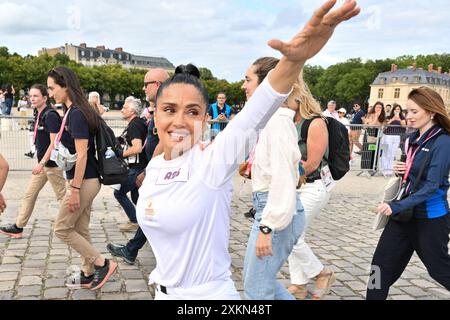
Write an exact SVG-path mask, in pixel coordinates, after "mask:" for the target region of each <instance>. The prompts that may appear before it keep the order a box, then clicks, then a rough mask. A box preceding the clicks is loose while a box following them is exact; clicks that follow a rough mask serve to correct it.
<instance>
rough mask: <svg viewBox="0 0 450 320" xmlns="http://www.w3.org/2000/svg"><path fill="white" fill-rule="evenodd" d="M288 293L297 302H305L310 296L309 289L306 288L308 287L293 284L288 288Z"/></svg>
mask: <svg viewBox="0 0 450 320" xmlns="http://www.w3.org/2000/svg"><path fill="white" fill-rule="evenodd" d="M288 291H289V293H290V294H292V295H293V296H294V297H295V299H297V300H304V299H305V298H306V297H307V296H308V288H307V287H306V285H301V284H292V285H291V286H290V287H289V288H288Z"/></svg>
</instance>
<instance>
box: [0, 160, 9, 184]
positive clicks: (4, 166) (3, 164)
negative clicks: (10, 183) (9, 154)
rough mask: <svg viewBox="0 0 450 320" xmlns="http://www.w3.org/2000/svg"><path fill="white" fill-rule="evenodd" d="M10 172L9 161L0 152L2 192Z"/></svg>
mask: <svg viewBox="0 0 450 320" xmlns="http://www.w3.org/2000/svg"><path fill="white" fill-rule="evenodd" d="M8 172H9V165H8V162H7V161H6V160H5V158H3V156H2V155H1V154H0V192H1V191H2V190H3V187H4V185H5V182H6V177H7V176H8Z"/></svg>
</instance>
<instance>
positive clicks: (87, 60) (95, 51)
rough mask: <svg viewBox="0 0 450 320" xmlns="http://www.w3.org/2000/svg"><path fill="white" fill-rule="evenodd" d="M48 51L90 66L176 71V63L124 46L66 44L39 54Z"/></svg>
mask: <svg viewBox="0 0 450 320" xmlns="http://www.w3.org/2000/svg"><path fill="white" fill-rule="evenodd" d="M45 53H47V54H48V55H49V56H55V55H56V54H58V53H63V54H66V55H67V56H69V58H70V59H71V60H73V61H75V62H77V63H81V64H83V65H85V66H88V67H93V66H102V65H107V64H121V65H122V66H123V67H124V68H140V69H152V68H163V69H165V70H167V71H174V70H175V67H174V65H173V64H172V63H171V62H170V61H169V60H167V59H166V58H163V57H147V56H137V55H134V54H131V53H128V52H125V51H123V48H116V49H114V50H112V49H107V48H105V46H103V45H102V46H97V47H95V48H94V47H88V46H87V45H86V43H81V44H80V45H79V46H75V45H72V44H66V45H64V46H61V47H58V48H43V49H42V50H39V53H38V54H39V55H42V54H45Z"/></svg>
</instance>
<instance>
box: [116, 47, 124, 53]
mask: <svg viewBox="0 0 450 320" xmlns="http://www.w3.org/2000/svg"><path fill="white" fill-rule="evenodd" d="M114 51H118V52H123V48H120V47H119V48H116V49H114Z"/></svg>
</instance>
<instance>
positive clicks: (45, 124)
mask: <svg viewBox="0 0 450 320" xmlns="http://www.w3.org/2000/svg"><path fill="white" fill-rule="evenodd" d="M52 110H53V111H52ZM37 116H38V114H37V113H36V114H35V115H34V121H37ZM60 128H61V117H60V116H59V114H58V113H57V112H56V110H55V109H53V108H52V107H50V106H47V107H46V108H45V109H44V110H43V111H42V113H41V116H40V117H39V125H38V128H37V131H36V155H37V159H38V161H41V160H42V158H43V157H44V155H45V153H46V152H47V149H48V147H49V145H50V133H55V134H57V133H58V132H59V129H60ZM33 129H34V128H33ZM65 134H67V133H65ZM45 166H46V167H48V168H52V167H56V166H57V165H56V163H55V162H54V161H51V160H49V161H47V163H46V164H45Z"/></svg>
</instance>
